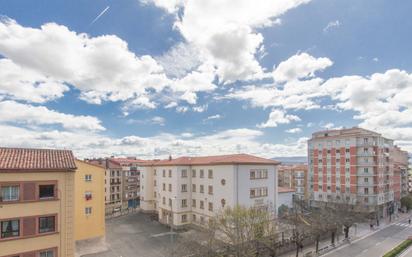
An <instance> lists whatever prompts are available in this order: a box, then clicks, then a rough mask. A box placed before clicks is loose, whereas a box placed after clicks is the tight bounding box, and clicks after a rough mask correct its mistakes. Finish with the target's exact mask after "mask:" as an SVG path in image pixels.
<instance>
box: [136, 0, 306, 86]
mask: <svg viewBox="0 0 412 257" xmlns="http://www.w3.org/2000/svg"><path fill="white" fill-rule="evenodd" d="M141 1H142V2H143V3H145V4H147V3H153V4H154V5H156V6H158V7H160V8H163V9H164V10H166V11H168V12H170V13H172V14H176V15H175V17H176V22H175V27H176V28H177V29H178V30H179V31H180V33H181V34H182V36H183V37H184V38H185V39H186V41H187V43H188V44H190V45H192V46H194V47H195V48H196V49H199V52H200V55H201V56H202V57H201V58H202V59H204V60H207V61H209V62H211V63H212V64H213V66H216V67H217V70H216V72H217V74H218V76H219V78H220V81H222V82H226V83H227V82H231V81H235V80H243V79H248V78H251V77H255V76H260V75H262V73H263V72H264V71H263V69H262V67H261V66H260V64H259V62H258V61H257V59H256V54H257V53H258V51H259V49H261V47H262V44H263V36H262V34H261V33H258V32H256V29H257V28H262V27H268V26H272V25H274V24H278V23H279V19H277V18H278V17H279V16H280V15H282V14H284V13H285V12H287V11H288V10H290V9H292V8H295V7H297V6H299V5H302V4H305V3H308V2H309V1H310V0H283V1H276V2H275V1H271V0H262V1H258V2H253V1H249V0H240V1H236V4H233V1H230V0H209V1H190V0H187V1H183V0H182V1H179V0H175V1H168V2H167V1H164V0H141ZM166 2H167V3H166ZM179 10H182V11H181V12H182V13H181V15H180V14H179V15H177V13H178V11H179Z"/></svg>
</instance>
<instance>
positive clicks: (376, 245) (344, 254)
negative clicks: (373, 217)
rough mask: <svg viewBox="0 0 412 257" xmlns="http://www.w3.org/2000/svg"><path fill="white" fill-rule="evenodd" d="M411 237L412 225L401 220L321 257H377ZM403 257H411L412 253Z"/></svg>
mask: <svg viewBox="0 0 412 257" xmlns="http://www.w3.org/2000/svg"><path fill="white" fill-rule="evenodd" d="M411 235H412V225H409V224H408V221H407V220H403V221H399V222H396V223H394V224H392V225H389V226H387V227H386V228H384V229H382V230H379V231H377V232H375V233H374V234H372V235H369V236H367V237H365V238H363V239H361V240H358V241H355V242H353V243H351V244H350V245H345V246H343V247H342V248H339V249H337V250H335V251H332V252H329V253H328V254H325V255H323V256H328V257H348V256H350V257H379V256H382V255H383V254H384V253H386V252H387V251H389V250H390V249H392V248H393V247H395V246H396V245H397V244H399V243H400V242H402V241H403V240H405V239H406V238H408V237H409V236H411ZM405 257H412V252H410V253H408V255H405Z"/></svg>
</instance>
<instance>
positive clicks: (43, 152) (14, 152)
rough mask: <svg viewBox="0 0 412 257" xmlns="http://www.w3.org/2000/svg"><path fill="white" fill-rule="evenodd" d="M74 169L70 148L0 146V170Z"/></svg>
mask: <svg viewBox="0 0 412 257" xmlns="http://www.w3.org/2000/svg"><path fill="white" fill-rule="evenodd" d="M75 169H76V164H75V162H74V156H73V153H72V151H70V150H55V149H32V148H7V147H0V171H8V170H9V171H13V170H20V171H24V170H75Z"/></svg>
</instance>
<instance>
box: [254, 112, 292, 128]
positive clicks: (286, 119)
mask: <svg viewBox="0 0 412 257" xmlns="http://www.w3.org/2000/svg"><path fill="white" fill-rule="evenodd" d="M292 121H300V118H299V117H298V116H296V115H291V114H286V112H285V111H284V110H279V109H273V110H272V111H271V112H270V114H269V119H268V120H267V121H266V122H265V123H262V124H259V125H257V127H259V128H275V127H277V126H278V125H279V124H289V123H290V122H292Z"/></svg>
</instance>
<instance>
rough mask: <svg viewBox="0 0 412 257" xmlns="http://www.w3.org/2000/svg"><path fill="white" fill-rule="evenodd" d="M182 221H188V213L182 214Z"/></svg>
mask: <svg viewBox="0 0 412 257" xmlns="http://www.w3.org/2000/svg"><path fill="white" fill-rule="evenodd" d="M182 222H187V215H186V214H183V215H182Z"/></svg>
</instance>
